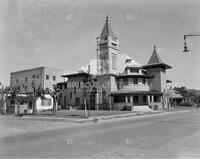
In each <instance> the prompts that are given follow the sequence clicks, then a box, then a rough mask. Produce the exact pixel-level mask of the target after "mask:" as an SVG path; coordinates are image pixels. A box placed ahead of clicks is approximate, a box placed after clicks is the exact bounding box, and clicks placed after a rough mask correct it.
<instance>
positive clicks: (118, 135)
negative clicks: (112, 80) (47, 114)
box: [0, 111, 200, 159]
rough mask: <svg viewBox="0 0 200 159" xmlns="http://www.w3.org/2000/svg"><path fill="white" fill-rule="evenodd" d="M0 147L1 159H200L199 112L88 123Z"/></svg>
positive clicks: (11, 140) (20, 137) (6, 141)
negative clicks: (30, 158)
mask: <svg viewBox="0 0 200 159" xmlns="http://www.w3.org/2000/svg"><path fill="white" fill-rule="evenodd" d="M0 143H1V147H0V158H5V157H9V158H11V157H17V158H21V157H24V158H28V157H36V158H42V157H53V158H55V157H56V158H58V157H62V158H96V159H100V158H101V159H102V158H156V157H157V158H183V157H187V158H191V157H198V158H200V151H199V149H200V112H198V111H193V112H185V113H183V112H182V113H180V112H179V113H171V114H162V115H154V116H151V117H145V118H143V117H141V118H127V119H123V120H116V121H109V122H98V123H91V124H86V125H85V126H78V127H72V128H69V127H68V128H61V129H55V130H51V131H43V132H33V133H27V134H23V135H18V136H10V137H4V138H0Z"/></svg>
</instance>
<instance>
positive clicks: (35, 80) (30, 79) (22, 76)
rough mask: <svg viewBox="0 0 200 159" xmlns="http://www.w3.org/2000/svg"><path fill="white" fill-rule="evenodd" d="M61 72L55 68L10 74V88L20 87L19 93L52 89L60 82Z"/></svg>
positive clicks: (40, 68)
mask: <svg viewBox="0 0 200 159" xmlns="http://www.w3.org/2000/svg"><path fill="white" fill-rule="evenodd" d="M62 74H63V71H62V70H60V69H56V68H49V67H37V68H32V69H28V70H22V71H17V72H11V73H10V86H11V88H12V87H15V86H20V90H21V92H33V91H34V90H33V87H35V88H36V89H37V88H38V87H41V88H43V89H46V88H49V89H53V86H54V85H56V83H58V82H61V81H62V77H61V75H62Z"/></svg>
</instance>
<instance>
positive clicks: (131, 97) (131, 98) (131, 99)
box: [130, 96, 133, 104]
mask: <svg viewBox="0 0 200 159" xmlns="http://www.w3.org/2000/svg"><path fill="white" fill-rule="evenodd" d="M130 102H131V103H132V104H133V96H130Z"/></svg>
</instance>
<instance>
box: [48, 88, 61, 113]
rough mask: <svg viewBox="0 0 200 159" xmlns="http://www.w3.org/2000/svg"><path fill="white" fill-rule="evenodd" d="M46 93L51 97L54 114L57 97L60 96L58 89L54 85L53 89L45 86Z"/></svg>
mask: <svg viewBox="0 0 200 159" xmlns="http://www.w3.org/2000/svg"><path fill="white" fill-rule="evenodd" d="M46 93H48V94H49V95H50V96H51V97H52V98H53V111H52V112H53V113H52V114H53V115H54V116H55V115H56V105H58V99H59V97H60V89H59V88H58V87H57V86H54V88H53V90H50V89H49V88H46Z"/></svg>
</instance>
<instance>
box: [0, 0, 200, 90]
mask: <svg viewBox="0 0 200 159" xmlns="http://www.w3.org/2000/svg"><path fill="white" fill-rule="evenodd" d="M199 8H200V1H199V0H84V1H80V0H1V1H0V19H1V20H0V81H1V83H2V84H3V85H6V86H8V85H9V83H10V72H14V71H18V70H23V69H28V68H32V67H39V66H48V67H55V68H60V69H63V70H64V71H65V73H68V72H73V71H75V70H77V69H78V68H80V67H81V66H84V65H87V64H88V63H89V61H90V59H95V58H96V37H97V36H99V35H100V33H101V30H102V29H103V26H104V24H105V17H106V15H107V14H108V16H109V21H110V24H111V26H112V29H113V31H114V32H115V34H117V36H118V37H119V42H120V53H126V54H128V55H129V56H130V57H132V58H133V59H134V60H135V61H137V62H139V63H140V64H142V65H145V64H147V62H148V60H149V58H150V56H151V54H152V52H153V46H154V45H156V47H157V50H158V53H159V55H160V57H161V59H162V61H163V62H165V63H167V64H169V65H171V66H172V67H173V69H170V70H167V78H168V79H169V80H172V81H173V82H172V83H171V84H170V86H172V87H175V86H176V87H180V86H186V87H187V88H194V89H200V62H199V61H200V45H199V44H200V37H188V38H187V43H188V48H189V50H190V52H188V53H183V52H182V51H183V46H184V45H183V44H184V41H183V35H184V34H190V33H200V11H199Z"/></svg>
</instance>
